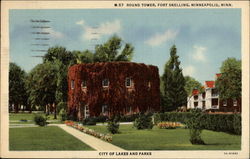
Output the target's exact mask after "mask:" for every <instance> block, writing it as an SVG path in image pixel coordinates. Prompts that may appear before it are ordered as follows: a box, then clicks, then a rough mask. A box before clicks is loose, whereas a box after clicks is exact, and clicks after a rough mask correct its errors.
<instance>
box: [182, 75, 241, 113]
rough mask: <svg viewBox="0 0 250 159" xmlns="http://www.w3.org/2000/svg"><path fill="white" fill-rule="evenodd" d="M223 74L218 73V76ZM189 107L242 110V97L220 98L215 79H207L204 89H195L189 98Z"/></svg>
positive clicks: (211, 109) (223, 110) (215, 110)
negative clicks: (200, 90)
mask: <svg viewBox="0 0 250 159" xmlns="http://www.w3.org/2000/svg"><path fill="white" fill-rule="evenodd" d="M220 76H221V74H216V78H218V77H220ZM187 108H188V109H193V108H199V109H202V110H205V111H211V112H241V99H228V100H220V97H219V94H218V91H217V90H216V88H215V81H205V85H204V86H203V91H202V92H199V90H198V89H194V90H193V92H192V94H191V95H190V96H189V97H188V99H187Z"/></svg>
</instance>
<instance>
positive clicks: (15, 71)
mask: <svg viewBox="0 0 250 159" xmlns="http://www.w3.org/2000/svg"><path fill="white" fill-rule="evenodd" d="M25 78H26V73H25V71H24V70H22V69H21V68H20V67H19V66H18V65H16V64H15V63H12V62H11V63H10V68H9V105H10V106H12V105H14V110H15V112H16V113H18V111H19V106H20V105H23V106H24V105H27V90H26V87H25Z"/></svg>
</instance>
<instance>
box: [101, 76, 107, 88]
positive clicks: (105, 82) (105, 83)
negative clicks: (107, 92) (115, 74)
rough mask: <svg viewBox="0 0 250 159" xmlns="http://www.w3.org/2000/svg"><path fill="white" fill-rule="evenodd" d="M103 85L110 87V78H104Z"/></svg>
mask: <svg viewBox="0 0 250 159" xmlns="http://www.w3.org/2000/svg"><path fill="white" fill-rule="evenodd" d="M102 86H103V87H108V86H109V80H108V79H107V78H105V79H104V80H102Z"/></svg>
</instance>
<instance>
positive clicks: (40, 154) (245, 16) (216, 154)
mask: <svg viewBox="0 0 250 159" xmlns="http://www.w3.org/2000/svg"><path fill="white" fill-rule="evenodd" d="M120 2H121V3H125V2H126V3H128V2H129V1H3V2H1V35H2V36H1V44H2V45H1V127H0V128H1V138H0V139H1V144H0V146H1V147H0V148H1V149H0V150H1V151H0V153H1V157H8V158H47V157H49V158H100V157H102V158H248V157H249V2H248V1H238V2H236V1H234V2H233V1H231V2H230V1H227V2H225V1H224V3H231V4H233V7H228V8H241V11H242V12H241V16H242V19H241V21H242V24H241V25H242V30H241V31H242V33H241V35H242V39H241V40H242V41H241V44H242V74H243V76H242V86H243V87H242V119H243V122H242V125H243V128H242V131H243V134H242V150H240V151H150V152H152V155H151V156H113V157H112V156H106V157H105V156H100V155H99V152H98V151H9V150H8V147H9V143H8V138H9V136H8V134H9V125H8V123H9V118H8V66H9V12H8V11H9V9H81V8H83V9H87V8H88V9H90V8H91V9H98V8H99V9H103V8H107V9H110V8H114V7H113V6H114V3H120ZM131 2H133V3H135V1H131ZM144 2H147V3H149V1H138V3H144ZM150 2H153V3H160V2H162V3H166V2H167V1H150ZM189 2H190V1H170V2H169V3H189ZM203 2H204V3H209V2H208V1H203ZM222 2H223V1H212V2H211V3H222ZM192 3H202V1H193V2H192ZM123 8H124V9H127V8H126V7H123ZM133 8H134V9H140V8H141V7H133ZM147 8H151V7H147ZM152 8H154V7H152ZM161 8H167V7H161ZM171 8H175V9H176V8H179V9H181V8H180V7H171ZM195 8H218V7H195ZM220 8H222V7H220ZM116 9H117V8H116ZM129 9H132V8H129ZM144 9H145V8H144ZM167 9H170V8H167ZM185 9H189V7H186V8H185ZM190 9H192V8H190ZM136 152H138V151H136ZM224 152H237V153H238V155H224Z"/></svg>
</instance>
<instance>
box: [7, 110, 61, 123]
mask: <svg viewBox="0 0 250 159" xmlns="http://www.w3.org/2000/svg"><path fill="white" fill-rule="evenodd" d="M35 115H44V116H45V114H44V113H21V112H20V113H9V122H10V124H34V121H33V120H34V117H35ZM48 117H49V118H48V120H50V123H53V124H58V123H62V122H61V117H60V116H59V115H57V119H54V115H53V114H50V115H49V116H48ZM23 119H25V120H28V121H27V122H21V121H20V120H23Z"/></svg>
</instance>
